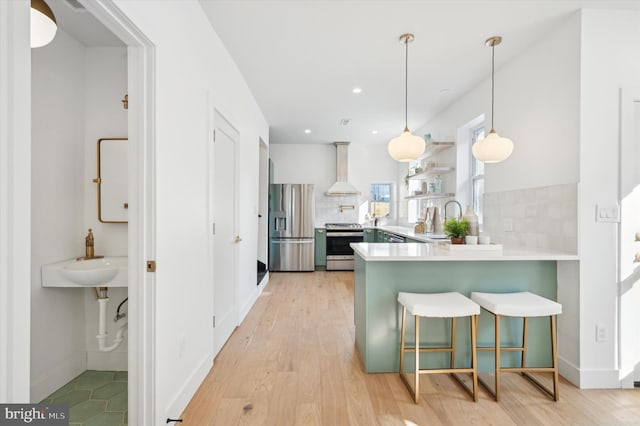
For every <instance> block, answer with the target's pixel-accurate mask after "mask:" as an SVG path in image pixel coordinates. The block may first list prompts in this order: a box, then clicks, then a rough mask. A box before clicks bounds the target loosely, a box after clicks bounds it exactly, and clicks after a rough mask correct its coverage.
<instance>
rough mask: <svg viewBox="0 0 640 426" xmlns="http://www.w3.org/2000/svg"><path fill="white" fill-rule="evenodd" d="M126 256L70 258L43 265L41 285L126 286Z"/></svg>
mask: <svg viewBox="0 0 640 426" xmlns="http://www.w3.org/2000/svg"><path fill="white" fill-rule="evenodd" d="M127 263H128V260H127V257H126V256H110V257H104V258H99V259H80V260H76V259H72V260H66V261H63V262H58V263H53V264H50V265H44V266H43V267H42V285H43V287H126V286H127V266H128V265H127Z"/></svg>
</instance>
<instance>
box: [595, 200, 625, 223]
mask: <svg viewBox="0 0 640 426" xmlns="http://www.w3.org/2000/svg"><path fill="white" fill-rule="evenodd" d="M596 222H612V223H617V222H620V210H619V209H618V206H601V205H599V204H598V205H596Z"/></svg>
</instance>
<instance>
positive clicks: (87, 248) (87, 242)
mask: <svg viewBox="0 0 640 426" xmlns="http://www.w3.org/2000/svg"><path fill="white" fill-rule="evenodd" d="M93 243H94V240H93V231H92V230H91V228H89V233H88V234H87V236H86V237H84V258H85V259H93V258H94V257H95V251H94V246H93Z"/></svg>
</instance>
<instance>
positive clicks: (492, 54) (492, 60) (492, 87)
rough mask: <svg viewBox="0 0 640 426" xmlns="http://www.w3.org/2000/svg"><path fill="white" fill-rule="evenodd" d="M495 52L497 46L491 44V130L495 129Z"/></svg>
mask: <svg viewBox="0 0 640 426" xmlns="http://www.w3.org/2000/svg"><path fill="white" fill-rule="evenodd" d="M495 52H496V46H495V45H493V44H492V45H491V130H492V131H493V103H494V101H493V100H494V91H495V89H494V87H495V79H494V75H495V71H494V67H495Z"/></svg>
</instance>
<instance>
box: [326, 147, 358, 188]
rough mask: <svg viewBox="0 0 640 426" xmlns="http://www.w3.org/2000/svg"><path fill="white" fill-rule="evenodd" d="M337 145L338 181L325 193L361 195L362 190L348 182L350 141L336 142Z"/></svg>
mask: <svg viewBox="0 0 640 426" xmlns="http://www.w3.org/2000/svg"><path fill="white" fill-rule="evenodd" d="M334 144H335V145H336V183H334V184H333V185H331V187H330V188H329V189H328V190H327V192H325V195H360V191H358V189H357V188H356V187H355V186H353V185H351V184H350V183H349V182H347V178H348V177H349V142H334Z"/></svg>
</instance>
